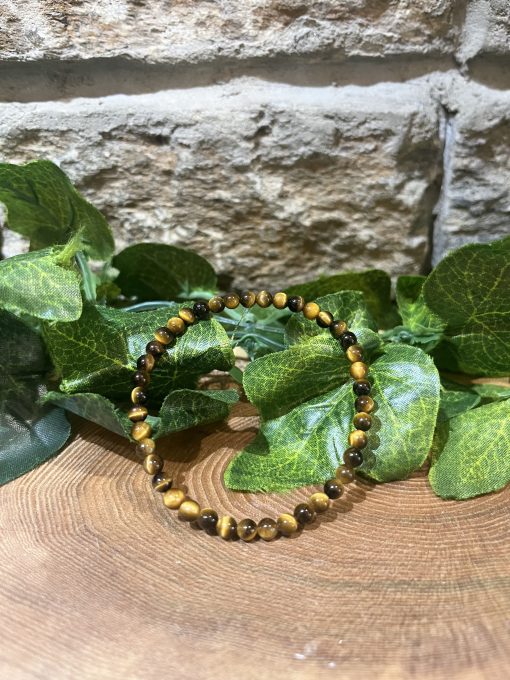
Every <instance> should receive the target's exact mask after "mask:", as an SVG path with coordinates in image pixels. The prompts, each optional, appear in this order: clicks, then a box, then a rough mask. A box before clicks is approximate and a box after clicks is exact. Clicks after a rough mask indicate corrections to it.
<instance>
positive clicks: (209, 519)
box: [197, 508, 218, 534]
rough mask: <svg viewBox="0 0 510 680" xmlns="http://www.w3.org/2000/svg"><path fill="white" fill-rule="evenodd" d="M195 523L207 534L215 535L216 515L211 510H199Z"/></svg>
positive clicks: (214, 511)
mask: <svg viewBox="0 0 510 680" xmlns="http://www.w3.org/2000/svg"><path fill="white" fill-rule="evenodd" d="M197 522H198V526H199V527H200V528H201V529H203V530H204V531H207V533H208V534H215V533H216V525H217V524H218V513H217V512H216V510H213V509H212V508H203V509H202V510H200V515H199V516H198V519H197Z"/></svg>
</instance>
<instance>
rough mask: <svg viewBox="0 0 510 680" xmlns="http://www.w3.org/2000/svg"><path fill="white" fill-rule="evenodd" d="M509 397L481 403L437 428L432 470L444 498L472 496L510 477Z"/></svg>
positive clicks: (499, 485)
mask: <svg viewBox="0 0 510 680" xmlns="http://www.w3.org/2000/svg"><path fill="white" fill-rule="evenodd" d="M509 451H510V400H506V401H501V402H495V403H492V404H487V405H486V406H480V407H478V408H475V409H473V410H471V411H467V412H466V413H462V414H461V415H459V416H457V417H456V418H452V419H451V420H448V421H447V422H446V423H443V424H442V425H440V427H439V428H438V432H437V433H436V437H435V441H434V451H433V455H434V459H433V463H432V467H431V469H430V473H429V480H430V484H431V486H432V488H433V489H434V491H435V492H436V494H437V495H438V496H441V497H442V498H456V499H464V498H472V497H473V496H479V495H480V494H484V493H489V492H490V491H497V490H498V489H501V488H503V487H504V486H505V485H506V484H508V482H509V481H510V455H508V452H509Z"/></svg>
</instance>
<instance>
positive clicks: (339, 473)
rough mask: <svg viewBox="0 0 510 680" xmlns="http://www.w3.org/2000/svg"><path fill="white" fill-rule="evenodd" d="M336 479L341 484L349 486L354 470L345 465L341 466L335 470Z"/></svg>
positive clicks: (353, 476)
mask: <svg viewBox="0 0 510 680" xmlns="http://www.w3.org/2000/svg"><path fill="white" fill-rule="evenodd" d="M336 477H337V479H338V480H339V481H340V482H341V483H342V484H350V483H351V482H353V481H354V479H355V477H356V475H355V474H354V470H352V469H351V468H349V467H347V465H341V466H340V467H338V468H337V469H336Z"/></svg>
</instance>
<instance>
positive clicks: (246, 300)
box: [240, 290, 257, 309]
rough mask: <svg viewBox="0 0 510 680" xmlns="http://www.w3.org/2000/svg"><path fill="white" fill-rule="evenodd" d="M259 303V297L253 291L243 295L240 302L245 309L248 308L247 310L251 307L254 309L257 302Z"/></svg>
mask: <svg viewBox="0 0 510 680" xmlns="http://www.w3.org/2000/svg"><path fill="white" fill-rule="evenodd" d="M256 301H257V296H256V295H255V293H254V292H253V291H252V290H246V291H245V292H244V293H242V295H241V297H240V302H241V304H242V306H243V307H246V308H247V309H250V307H253V305H254V304H255V302H256Z"/></svg>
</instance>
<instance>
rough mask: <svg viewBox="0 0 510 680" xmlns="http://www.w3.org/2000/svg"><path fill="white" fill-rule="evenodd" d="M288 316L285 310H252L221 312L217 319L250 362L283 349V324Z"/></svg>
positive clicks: (242, 309)
mask: <svg viewBox="0 0 510 680" xmlns="http://www.w3.org/2000/svg"><path fill="white" fill-rule="evenodd" d="M290 315H291V312H290V311H289V310H288V309H276V308H275V307H272V306H271V307H266V308H263V307H258V306H255V307H252V308H251V309H245V308H244V307H237V308H236V309H225V310H224V311H223V312H222V314H221V315H220V316H219V317H216V318H218V320H219V321H220V323H221V325H222V326H223V328H225V330H226V331H227V333H228V335H229V337H230V340H231V342H232V344H233V346H235V347H242V348H243V349H244V350H245V352H247V354H248V356H249V358H250V359H251V360H253V359H256V358H257V357H261V356H265V355H266V354H270V353H271V352H277V351H280V350H283V349H285V346H286V345H285V326H284V325H283V321H285V320H287V319H288V318H289V317H290Z"/></svg>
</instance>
